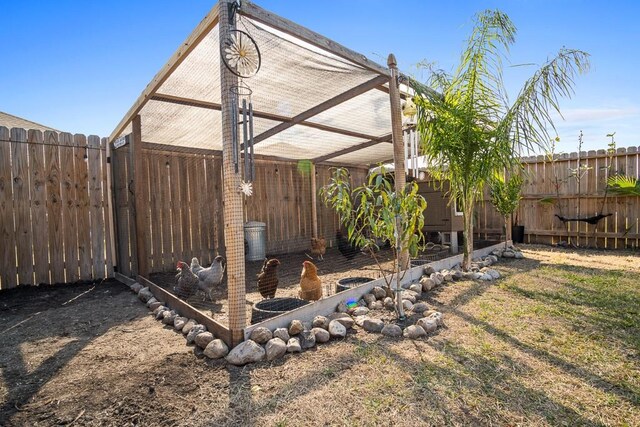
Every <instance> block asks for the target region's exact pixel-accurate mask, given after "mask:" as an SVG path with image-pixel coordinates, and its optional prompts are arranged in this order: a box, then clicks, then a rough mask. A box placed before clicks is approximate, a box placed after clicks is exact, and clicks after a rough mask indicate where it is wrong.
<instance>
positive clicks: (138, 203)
mask: <svg viewBox="0 0 640 427" xmlns="http://www.w3.org/2000/svg"><path fill="white" fill-rule="evenodd" d="M132 130H133V133H132V134H131V148H130V149H129V155H130V156H131V162H130V164H131V181H132V182H133V195H134V196H133V215H134V217H135V224H136V230H135V236H133V239H134V240H135V242H136V244H135V246H132V247H134V248H135V257H136V260H137V261H138V271H137V272H133V273H134V274H139V275H140V276H144V277H149V262H148V261H149V257H148V252H147V238H146V237H147V234H148V223H147V216H146V215H145V213H146V205H147V204H146V202H145V199H146V198H145V195H146V191H145V176H146V174H145V173H144V170H143V164H142V121H141V120H140V115H139V114H138V115H136V116H135V117H134V118H133V122H132ZM132 255H134V254H132Z"/></svg>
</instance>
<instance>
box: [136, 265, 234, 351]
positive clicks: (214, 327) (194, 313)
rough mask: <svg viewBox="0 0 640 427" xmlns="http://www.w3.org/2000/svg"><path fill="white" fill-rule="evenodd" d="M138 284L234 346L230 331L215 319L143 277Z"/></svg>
mask: <svg viewBox="0 0 640 427" xmlns="http://www.w3.org/2000/svg"><path fill="white" fill-rule="evenodd" d="M138 283H140V284H141V285H142V286H144V287H147V288H149V290H150V291H151V293H152V294H153V296H154V297H156V299H157V300H158V301H162V302H164V304H165V305H166V306H167V307H169V308H171V309H173V310H175V311H176V312H177V313H178V314H180V316H183V317H188V318H189V319H193V320H195V321H196V322H198V323H200V324H202V325H204V326H206V327H207V330H208V331H209V332H211V333H212V334H213V335H214V336H215V337H216V338H220V339H221V340H222V341H224V342H225V343H226V344H227V345H228V346H231V345H232V343H231V334H230V333H229V329H227V328H226V327H225V326H224V325H222V324H220V323H218V322H216V321H215V320H214V319H212V318H211V317H209V316H207V315H206V314H204V313H203V312H201V311H200V310H198V309H196V308H195V307H193V306H192V305H191V304H189V303H187V302H186V301H183V300H181V299H180V298H178V297H176V296H175V295H173V294H172V293H171V292H168V291H167V290H165V289H164V288H161V287H160V286H158V285H156V284H155V283H153V282H152V281H150V280H148V279H146V278H144V277H142V276H138Z"/></svg>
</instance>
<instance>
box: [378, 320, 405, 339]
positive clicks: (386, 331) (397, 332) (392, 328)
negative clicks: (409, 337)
mask: <svg viewBox="0 0 640 427" xmlns="http://www.w3.org/2000/svg"><path fill="white" fill-rule="evenodd" d="M380 332H381V333H382V335H386V336H388V337H394V338H397V337H401V336H402V328H401V327H400V326H398V325H395V324H392V323H390V324H387V325H384V328H382V331H380Z"/></svg>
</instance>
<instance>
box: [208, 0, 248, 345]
mask: <svg viewBox="0 0 640 427" xmlns="http://www.w3.org/2000/svg"><path fill="white" fill-rule="evenodd" d="M232 3H233V0H220V14H219V16H220V25H218V30H219V31H220V37H219V40H220V50H222V47H223V46H222V44H223V43H224V40H226V39H227V38H228V37H229V31H230V29H231V27H234V28H235V22H234V20H233V19H230V18H231V17H230V16H229V13H227V11H228V10H229V8H230V7H231V4H232ZM218 68H219V72H220V100H221V104H222V114H221V115H222V181H223V193H222V194H223V203H224V209H223V218H224V244H225V247H226V257H227V289H228V298H229V330H230V331H231V344H232V345H236V344H238V343H239V342H241V341H243V340H244V335H243V332H242V330H243V329H244V327H245V326H246V325H247V312H246V298H245V296H246V295H245V294H246V290H245V287H246V281H245V258H244V227H243V218H244V204H243V202H242V194H241V193H240V192H239V191H238V188H239V187H240V176H241V174H240V173H235V170H234V169H235V168H234V164H233V150H234V149H235V148H237V147H234V144H233V141H232V139H233V133H234V132H233V128H234V127H236V128H237V126H238V118H237V117H233V115H232V114H231V110H232V97H231V87H232V86H237V85H238V77H237V76H236V75H234V74H233V73H232V72H231V71H229V69H228V68H227V67H223V66H220V67H218ZM211 72H214V70H211ZM236 134H237V133H236ZM238 144H239V141H238ZM238 161H239V156H238ZM241 168H242V166H241V165H240V169H241Z"/></svg>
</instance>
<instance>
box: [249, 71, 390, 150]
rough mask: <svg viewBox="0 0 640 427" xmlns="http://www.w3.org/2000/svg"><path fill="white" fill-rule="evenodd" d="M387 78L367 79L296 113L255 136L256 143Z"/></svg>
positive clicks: (373, 86) (361, 92) (365, 90)
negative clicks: (286, 120)
mask: <svg viewBox="0 0 640 427" xmlns="http://www.w3.org/2000/svg"><path fill="white" fill-rule="evenodd" d="M386 80H388V77H386V76H376V77H374V78H373V79H371V80H369V81H366V82H364V83H362V84H360V85H358V86H356V87H353V88H351V89H349V90H347V91H346V92H343V93H341V94H339V95H336V96H334V97H333V98H331V99H328V100H326V101H324V102H322V103H320V104H318V105H316V106H315V107H313V108H310V109H308V110H307V111H303V112H302V113H300V114H298V115H296V116H295V117H292V118H291V120H289V121H288V122H285V123H281V124H279V125H277V126H274V127H272V128H271V129H269V130H266V131H264V132H262V133H261V134H260V135H258V136H256V137H255V138H254V144H257V143H259V142H260V141H264V140H265V139H267V138H270V137H272V136H274V135H276V134H278V133H280V132H282V131H284V130H286V129H289V128H290V127H292V126H295V125H297V124H299V123H300V122H302V121H305V120H307V119H309V118H311V117H313V116H316V115H318V114H320V113H322V112H323V111H326V110H328V109H330V108H332V107H335V106H336V105H339V104H341V103H343V102H345V101H348V100H350V99H352V98H355V97H356V96H358V95H361V94H363V93H365V92H368V91H370V90H371V89H374V88H375V87H377V86H380V84H381V83H382V82H384V81H386Z"/></svg>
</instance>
